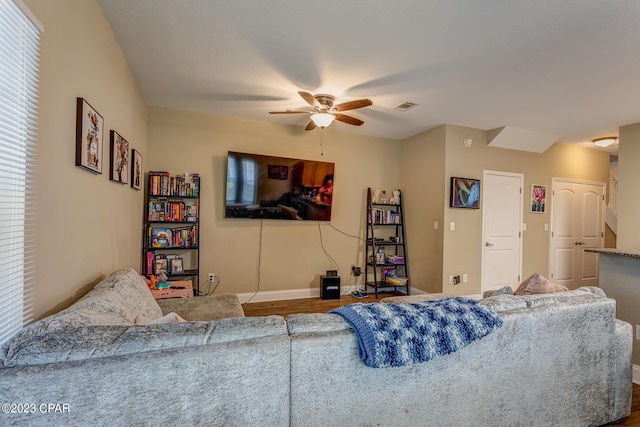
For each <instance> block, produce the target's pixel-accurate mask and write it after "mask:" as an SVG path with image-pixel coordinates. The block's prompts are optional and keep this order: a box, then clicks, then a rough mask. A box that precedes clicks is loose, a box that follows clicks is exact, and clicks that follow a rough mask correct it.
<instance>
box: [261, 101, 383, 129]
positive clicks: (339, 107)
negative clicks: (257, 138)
mask: <svg viewBox="0 0 640 427" xmlns="http://www.w3.org/2000/svg"><path fill="white" fill-rule="evenodd" d="M298 94H299V95H300V96H301V97H302V99H304V100H305V101H307V103H309V105H311V106H312V107H313V110H299V111H298V110H296V111H294V110H286V111H270V112H269V114H311V120H310V121H309V124H308V125H307V127H306V128H305V129H304V130H313V129H315V128H316V127H319V128H321V129H324V128H326V127H327V126H329V125H330V124H331V123H332V122H333V121H334V120H337V121H339V122H343V123H347V124H350V125H354V126H360V125H362V124H363V123H364V122H363V121H362V120H360V119H356V118H355V117H351V116H347V115H346V114H342V113H341V112H342V111H349V110H356V109H358V108H363V107H368V106H370V105H373V102H371V100H370V99H358V100H355V101H348V102H343V103H342V104H336V105H333V102H334V101H335V97H334V96H332V95H324V94H321V95H311V94H310V93H309V92H304V91H300V92H298Z"/></svg>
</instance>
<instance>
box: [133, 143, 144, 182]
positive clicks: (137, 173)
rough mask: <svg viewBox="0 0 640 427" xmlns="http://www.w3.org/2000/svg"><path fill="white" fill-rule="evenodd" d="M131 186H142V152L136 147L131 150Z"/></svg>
mask: <svg viewBox="0 0 640 427" xmlns="http://www.w3.org/2000/svg"><path fill="white" fill-rule="evenodd" d="M131 187H133V188H135V189H136V190H140V189H141V188H142V154H140V152H139V151H137V150H135V149H133V150H131Z"/></svg>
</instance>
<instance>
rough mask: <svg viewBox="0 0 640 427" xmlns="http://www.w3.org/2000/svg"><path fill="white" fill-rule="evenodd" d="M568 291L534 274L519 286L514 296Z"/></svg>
mask: <svg viewBox="0 0 640 427" xmlns="http://www.w3.org/2000/svg"><path fill="white" fill-rule="evenodd" d="M568 290H569V288H567V287H566V286H562V285H559V284H557V283H555V282H552V281H551V280H549V279H547V278H546V277H544V276H542V275H541V274H539V273H534V274H533V275H531V276H530V277H529V278H527V279H526V280H525V281H524V282H522V283H521V284H520V286H519V287H518V289H516V291H515V292H514V295H533V294H551V293H554V292H565V291H568Z"/></svg>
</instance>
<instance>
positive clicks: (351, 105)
mask: <svg viewBox="0 0 640 427" xmlns="http://www.w3.org/2000/svg"><path fill="white" fill-rule="evenodd" d="M370 105H373V102H371V100H370V99H358V100H355V101H348V102H343V103H342V104H338V105H334V106H333V108H332V110H334V111H347V110H356V109H358V108H363V107H368V106H370Z"/></svg>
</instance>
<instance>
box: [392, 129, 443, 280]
mask: <svg viewBox="0 0 640 427" xmlns="http://www.w3.org/2000/svg"><path fill="white" fill-rule="evenodd" d="M445 131H446V126H444V125H443V126H439V127H437V128H435V129H432V130H430V131H427V132H424V133H421V134H419V135H416V136H413V137H411V138H408V139H406V140H404V141H402V190H403V197H404V205H403V206H404V209H405V212H406V215H405V217H406V218H405V220H406V222H407V227H406V231H407V234H408V235H407V252H408V255H409V257H408V258H409V268H410V270H409V273H410V278H411V286H413V287H415V288H419V289H421V290H423V291H426V292H441V291H442V253H443V252H442V248H443V243H444V241H443V238H444V234H443V233H444V209H443V203H444V202H445V200H446V195H445V181H446V179H445V171H444V167H445V163H444V158H445ZM434 222H437V223H438V228H437V229H435V226H434Z"/></svg>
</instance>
